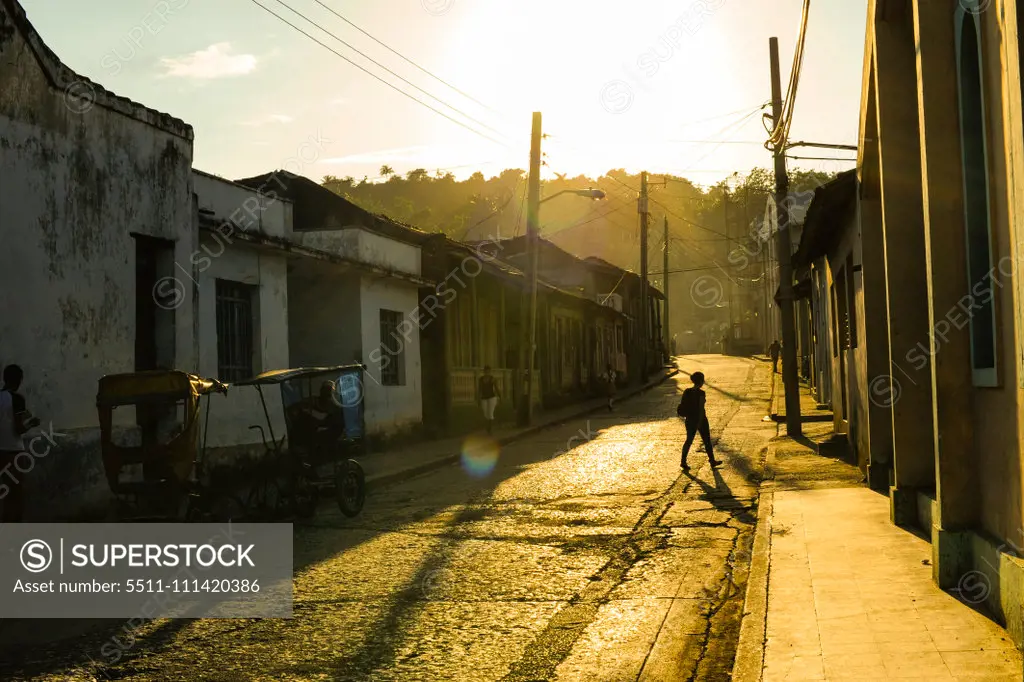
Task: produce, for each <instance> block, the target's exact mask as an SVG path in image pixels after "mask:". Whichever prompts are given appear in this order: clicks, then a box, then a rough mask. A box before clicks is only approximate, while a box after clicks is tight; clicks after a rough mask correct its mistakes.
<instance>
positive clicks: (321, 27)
mask: <svg viewBox="0 0 1024 682" xmlns="http://www.w3.org/2000/svg"><path fill="white" fill-rule="evenodd" d="M275 1H276V2H277V4H279V5H281V6H282V7H284V8H285V9H287V10H289V11H291V12H292V13H294V14H296V15H298V16H299V17H301V18H302V19H304V20H305V21H307V22H309V23H310V24H313V25H314V26H316V27H317V28H318V29H320V30H321V31H323V32H324V33H326V34H327V35H329V36H330V37H332V38H334V39H335V40H337V41H338V42H339V43H341V44H342V45H344V46H345V47H347V48H349V49H350V50H352V51H353V52H355V53H356V54H358V55H359V56H361V57H363V58H364V59H367V60H369V61H370V62H371V63H373V64H374V65H376V66H377V67H378V68H381V69H384V70H385V71H387V72H388V73H389V74H391V75H392V76H394V77H395V78H397V79H398V80H400V81H402V82H403V83H405V84H406V85H408V86H410V87H412V88H415V89H416V90H419V91H420V92H422V93H423V94H424V95H426V96H427V97H430V98H431V99H433V100H435V101H436V102H439V103H440V104H441V105H443V106H446V107H448V108H449V109H451V110H452V111H454V112H456V113H458V114H459V115H461V116H464V117H466V118H467V119H468V120H470V121H472V122H474V123H476V124H477V125H479V126H481V127H483V128H484V129H486V130H490V131H491V132H492V133H495V134H496V135H504V133H502V132H501V131H500V130H496V129H495V128H492V127H491V126H489V125H487V124H486V123H484V122H483V121H480V120H477V119H475V118H473V117H472V116H470V115H469V114H467V113H466V112H464V111H462V110H461V109H458V108H457V107H453V106H452V105H450V104H448V103H447V102H445V101H444V100H443V99H441V98H440V97H437V96H435V95H433V94H431V93H429V92H427V91H426V90H424V89H423V88H421V87H420V86H418V85H416V84H415V83H413V82H412V81H410V80H409V79H407V78H405V77H403V76H401V75H399V74H398V73H395V72H394V71H392V70H391V69H389V68H388V67H386V66H385V65H383V64H381V63H380V62H378V61H377V60H376V59H374V58H373V57H371V56H370V55H368V54H366V53H365V52H363V51H361V50H360V49H358V48H357V47H355V46H354V45H352V44H351V43H347V42H345V41H344V40H342V39H341V38H339V37H338V36H336V35H335V34H333V33H331V32H330V31H328V30H327V29H326V28H324V27H323V26H321V25H320V24H318V23H316V22H315V21H313V20H312V19H310V18H309V17H307V16H306V15H304V14H303V13H302V12H300V11H298V10H297V9H295V8H294V7H291V6H289V5H288V4H287V3H285V2H284V0H275ZM314 1H315V2H319V0H314ZM320 4H321V5H323V3H320ZM324 7H326V5H324ZM328 9H330V8H329V7H328Z"/></svg>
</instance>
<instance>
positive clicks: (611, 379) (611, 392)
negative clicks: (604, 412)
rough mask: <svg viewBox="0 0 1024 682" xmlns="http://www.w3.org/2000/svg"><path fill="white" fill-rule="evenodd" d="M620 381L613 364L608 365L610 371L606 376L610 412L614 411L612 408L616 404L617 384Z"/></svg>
mask: <svg viewBox="0 0 1024 682" xmlns="http://www.w3.org/2000/svg"><path fill="white" fill-rule="evenodd" d="M617 379H618V375H617V374H616V373H615V370H614V369H612V365H611V363H608V369H607V371H606V372H605V375H604V381H605V391H606V392H607V395H608V411H609V412H611V411H612V407H613V406H614V404H615V382H616V380H617Z"/></svg>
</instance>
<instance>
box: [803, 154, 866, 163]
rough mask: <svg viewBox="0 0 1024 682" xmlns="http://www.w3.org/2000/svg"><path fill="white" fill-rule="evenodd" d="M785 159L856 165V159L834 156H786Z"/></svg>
mask: <svg viewBox="0 0 1024 682" xmlns="http://www.w3.org/2000/svg"><path fill="white" fill-rule="evenodd" d="M786 158H787V159H798V160H801V161H849V162H850V163H856V162H857V159H840V158H838V157H835V156H790V155H789V154H786Z"/></svg>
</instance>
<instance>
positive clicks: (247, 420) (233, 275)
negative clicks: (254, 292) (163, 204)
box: [199, 234, 288, 465]
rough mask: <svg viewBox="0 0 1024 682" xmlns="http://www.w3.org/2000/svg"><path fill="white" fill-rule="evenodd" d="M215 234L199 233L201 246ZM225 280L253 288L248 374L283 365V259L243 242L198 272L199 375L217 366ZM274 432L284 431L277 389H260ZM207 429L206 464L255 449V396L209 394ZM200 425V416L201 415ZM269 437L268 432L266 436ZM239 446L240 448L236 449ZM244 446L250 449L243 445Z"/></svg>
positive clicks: (246, 391) (259, 412) (241, 390)
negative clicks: (255, 303) (220, 283)
mask: <svg viewBox="0 0 1024 682" xmlns="http://www.w3.org/2000/svg"><path fill="white" fill-rule="evenodd" d="M216 239H218V237H217V236H216V235H210V234H204V235H203V236H202V240H201V246H204V245H211V243H213V242H214V241H215V240H216ZM218 279H226V280H231V281H233V282H240V283H242V284H250V285H253V286H256V287H258V292H259V293H258V296H259V308H258V314H257V315H256V316H255V317H256V318H257V320H256V324H255V327H254V329H253V332H254V334H253V336H254V343H255V344H258V346H257V348H258V350H257V352H256V355H257V360H256V361H254V367H253V372H254V373H255V374H259V373H260V372H266V371H268V370H272V369H282V368H286V367H288V273H287V264H286V261H285V259H284V258H283V257H280V256H275V255H272V254H271V255H268V254H266V253H262V254H261V253H259V252H257V251H255V250H253V249H250V248H246V247H244V246H231V247H228V248H226V249H225V250H224V252H223V254H222V255H221V256H220V257H218V258H211V259H210V266H209V268H208V269H206V270H204V271H203V272H202V273H200V275H199V329H200V338H199V373H200V374H201V375H203V376H210V377H216V376H217V375H218V367H217V296H216V293H217V282H216V281H217V280H218ZM263 393H264V396H265V397H266V399H267V410H268V411H269V412H270V418H271V425H272V428H273V430H274V435H275V436H276V437H277V438H278V439H280V438H281V436H282V435H283V434H284V432H285V424H284V413H283V412H282V406H281V395H280V391H279V390H278V389H277V388H276V387H269V389H264V391H263ZM209 400H210V401H211V405H210V408H211V409H210V430H209V433H208V434H207V441H206V443H207V446H208V447H209V448H211V449H213V448H217V449H220V450H221V451H220V452H210V460H209V461H210V463H211V464H212V465H217V464H220V463H229V462H230V461H231V460H233V459H234V457H235V456H236V455H240V454H249V453H258V452H259V451H261V449H262V441H261V440H260V435H259V433H258V432H256V431H250V430H249V426H250V425H253V424H258V425H260V426H263V427H264V429H265V428H266V425H265V417H264V415H263V407H262V405H261V404H260V398H259V394H258V393H257V391H256V389H255V388H254V387H251V386H238V387H231V388H230V389H229V390H228V394H227V395H226V396H223V395H211V396H210V397H209ZM204 423H205V419H204ZM267 437H268V438H269V437H270V434H269V433H268V434H267ZM240 446H241V447H240ZM245 446H249V447H245Z"/></svg>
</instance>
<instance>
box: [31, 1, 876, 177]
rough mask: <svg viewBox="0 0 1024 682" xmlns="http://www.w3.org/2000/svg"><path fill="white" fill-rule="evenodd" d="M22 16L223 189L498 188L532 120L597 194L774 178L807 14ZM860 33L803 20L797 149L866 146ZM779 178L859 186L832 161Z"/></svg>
mask: <svg viewBox="0 0 1024 682" xmlns="http://www.w3.org/2000/svg"><path fill="white" fill-rule="evenodd" d="M20 1H21V3H22V5H23V7H24V8H25V11H26V13H27V15H28V17H29V19H30V21H32V23H33V24H34V25H35V27H36V29H37V30H38V31H39V33H40V35H41V36H42V38H43V40H44V41H45V42H46V43H47V44H48V45H49V46H50V48H51V49H53V50H54V51H55V52H56V53H57V54H58V55H59V56H60V57H61V59H62V60H63V61H64V62H65V64H67V65H68V66H70V67H71V68H72V69H74V70H75V71H77V72H78V73H80V74H82V75H84V76H87V77H88V78H90V79H92V80H94V81H97V82H99V83H100V84H102V85H103V86H104V87H105V88H107V89H109V90H112V91H113V92H115V93H117V94H119V95H122V96H125V97H129V98H131V99H133V100H135V101H137V102H141V103H143V104H145V105H146V106H149V107H151V108H154V109H158V110H160V111H164V112H167V113H169V114H171V115H173V116H175V117H177V118H181V119H183V120H184V121H186V122H187V123H189V124H190V125H192V126H193V128H194V129H195V154H194V165H195V167H196V168H199V169H201V170H203V171H206V172H208V173H214V174H216V175H220V176H222V177H226V178H232V179H237V178H242V177H248V176H252V175H256V174H260V173H264V172H268V171H270V170H274V169H278V168H286V169H288V170H291V171H293V172H298V173H300V174H301V175H305V176H307V177H310V178H312V179H314V180H318V181H319V180H321V179H322V178H323V176H325V175H336V176H339V177H344V176H349V175H351V176H353V177H355V178H362V177H364V176H366V177H369V178H371V179H373V178H376V177H378V176H379V168H380V167H381V165H383V164H387V165H389V166H391V167H392V168H393V169H394V170H396V171H397V172H399V173H405V172H407V171H409V170H411V169H413V168H426V169H428V170H430V171H431V172H433V171H435V170H438V169H440V170H445V171H449V172H452V173H453V174H455V175H456V177H459V178H465V177H467V176H468V175H470V174H471V173H473V172H474V171H481V172H482V173H484V175H485V176H487V177H491V176H493V175H497V174H498V173H499V172H500V171H501V170H502V169H504V168H524V169H525V168H527V167H528V163H529V138H530V126H531V115H532V112H534V111H540V112H542V114H543V130H544V133H545V135H547V136H548V137H545V138H544V141H543V151H544V161H545V167H544V170H543V175H544V176H546V177H553V175H554V174H555V173H564V174H568V175H569V176H570V177H573V176H576V175H579V174H586V175H590V176H591V177H596V176H598V175H600V174H602V173H604V172H605V171H607V170H609V169H613V168H623V169H626V170H627V171H630V172H638V171H640V170H647V171H650V172H651V173H673V174H675V175H680V176H683V177H687V178H690V179H691V180H692V181H693V182H695V183H697V184H701V185H710V184H713V183H715V182H717V181H718V180H720V179H722V178H724V177H727V176H729V175H731V174H732V173H733V172H734V171H740V172H745V171H747V170H749V169H750V168H753V167H755V166H761V167H766V168H770V167H771V157H770V154H769V152H767V151H766V150H765V149H764V147H763V142H764V139H765V137H766V134H765V132H764V127H763V123H762V121H761V113H762V112H761V111H759V109H758V108H759V107H761V106H762V105H764V104H766V103H767V102H768V100H769V99H770V95H771V90H770V87H771V84H770V73H769V59H768V39H769V37H771V36H776V37H778V39H779V46H780V55H781V62H782V83H783V90H785V86H786V83H787V81H788V78H789V71H790V67H791V64H792V58H793V51H794V49H795V46H796V41H797V34H798V32H799V25H800V11H801V6H802V1H801V0H681V1H676V2H667V1H663V0H640V1H638V2H636V3H632V4H630V3H622V2H612V1H611V0H517V1H516V2H503V1H501V0H375V1H374V2H366V1H365V0H361V1H357V0H132V1H131V2H128V1H127V0H90V2H80V3H66V2H60V3H58V2H54V0H20ZM260 4H262V5H263V6H265V7H266V8H267V9H270V10H272V11H273V12H275V13H277V14H278V15H280V17H283V18H284V19H286V20H288V21H289V22H291V23H292V24H294V25H296V26H298V27H300V28H302V29H303V30H304V31H306V33H308V34H310V35H312V36H314V37H315V38H316V39H317V40H319V41H320V42H322V43H323V44H324V45H327V46H328V47H330V48H331V49H330V50H329V49H326V48H325V47H323V46H321V45H319V44H318V43H317V42H314V40H312V39H310V38H309V37H307V36H305V35H303V34H302V33H300V32H299V31H297V30H295V29H294V28H292V27H291V26H289V25H288V24H287V23H285V22H284V21H282V20H281V19H279V18H277V17H275V16H273V15H271V14H270V13H269V12H267V11H266V10H264V9H262V8H261V7H260V6H259V5H260ZM286 6H287V7H290V8H292V9H294V10H296V11H297V12H298V13H301V15H303V16H304V17H306V18H308V19H310V20H312V22H314V23H313V24H311V23H309V22H307V21H306V19H304V18H302V17H300V16H299V15H298V14H296V13H294V12H292V11H291V10H289V9H287V8H286ZM330 10H333V11H334V12H335V13H337V14H333V13H332V12H331V11H330ZM338 15H340V16H341V17H344V18H345V19H347V20H348V21H349V22H351V24H350V23H346V22H345V21H344V20H343V19H342V18H339V16H338ZM866 16H867V9H866V0H815V2H813V3H812V6H811V10H810V20H809V27H808V34H807V44H806V47H805V54H804V66H803V69H802V71H801V78H800V87H799V90H798V93H797V98H796V105H795V115H794V118H793V124H792V130H791V133H790V139H791V140H794V141H795V140H806V141H814V142H825V143H834V144H849V145H856V144H857V119H858V108H859V102H860V85H861V69H862V64H863V56H864V29H865V20H866ZM314 24H315V25H314ZM352 24H354V25H355V26H356V27H358V29H362V31H365V33H363V32H360V30H358V29H357V28H355V27H353V25H352ZM367 34H369V35H367ZM370 36H372V38H371V37H370ZM373 38H375V39H376V40H378V41H380V43H378V42H375V40H374V39H373ZM339 39H340V40H341V41H344V42H345V43H347V44H348V45H347V46H346V45H345V44H343V43H342V42H339ZM381 43H383V44H384V45H386V46H387V47H385V46H383V45H381ZM353 48H354V49H353ZM388 48H391V49H392V50H394V52H392V51H390V50H389V49H388ZM331 50H333V52H332V51H331ZM355 50H359V51H360V52H362V53H364V54H365V55H368V56H369V57H370V58H372V59H373V60H375V61H376V62H378V63H380V64H382V65H383V66H384V67H387V68H388V69H390V70H391V71H392V72H394V74H397V76H396V75H393V74H392V73H389V72H387V71H385V70H383V69H382V68H380V67H378V66H376V65H375V64H373V63H372V62H371V61H369V60H368V59H367V58H365V57H363V56H361V55H359V54H358V53H357V52H356V51H355ZM396 52H397V53H399V54H400V55H401V56H399V54H396ZM335 53H337V54H335ZM339 54H340V55H343V56H344V57H346V58H348V59H349V60H351V61H352V62H355V63H357V64H359V65H361V66H363V67H364V68H365V69H367V70H368V71H370V72H372V73H373V74H376V75H377V76H378V78H379V79H382V80H383V81H386V82H387V83H390V84H391V85H392V86H393V87H389V85H387V84H385V83H384V82H381V80H378V79H375V78H374V77H373V76H371V75H368V74H367V73H366V72H364V71H361V70H360V69H359V68H357V67H356V66H354V65H353V64H351V63H349V62H347V61H345V59H343V58H342V57H341V56H338V55H339ZM402 57H405V58H407V59H408V60H409V61H406V60H405V59H403V58H402ZM427 72H429V74H428V73H427ZM430 74H433V75H430ZM434 76H436V77H437V78H435V77H434ZM399 77H401V78H404V79H405V81H407V82H403V81H402V80H401V79H400V78H399ZM439 79H440V80H439ZM442 81H443V82H442ZM417 88H418V89H417ZM453 88H454V89H453ZM396 89H399V90H403V91H405V92H407V93H409V94H410V95H412V96H414V97H415V98H416V99H419V100H421V102H423V103H424V104H427V105H429V106H430V107H432V108H433V109H435V110H436V111H432V110H431V109H430V108H427V106H424V104H421V103H417V102H415V101H412V100H411V99H410V98H409V97H407V96H405V95H403V94H401V93H400V92H397V91H396ZM764 111H765V112H767V111H769V109H765V110H764ZM438 112H442V113H444V114H445V115H446V116H447V117H449V118H445V117H444V116H442V115H440V114H439V113H438ZM450 119H456V120H457V121H460V122H462V123H463V124H464V125H463V126H460V125H458V124H456V123H455V122H453V121H452V120H450ZM464 126H465V127H464ZM466 127H469V128H473V129H474V130H475V131H476V132H473V131H471V130H467V128H466ZM792 153H793V154H799V155H803V156H828V157H842V158H853V156H854V155H855V154H854V153H853V152H844V151H835V152H834V151H831V150H821V149H805V150H801V151H799V152H798V151H793V152H792ZM789 165H790V167H791V168H818V169H823V170H828V171H838V170H845V169H847V168H851V167H853V163H852V162H842V161H831V160H830V161H805V160H791V161H790V162H789Z"/></svg>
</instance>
